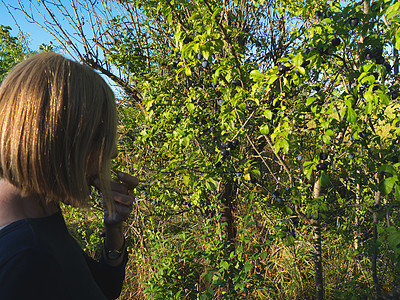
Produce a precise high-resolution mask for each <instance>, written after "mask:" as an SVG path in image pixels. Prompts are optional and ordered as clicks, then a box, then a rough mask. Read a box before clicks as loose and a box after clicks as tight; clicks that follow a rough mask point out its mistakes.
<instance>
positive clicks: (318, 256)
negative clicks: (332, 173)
mask: <svg viewBox="0 0 400 300" xmlns="http://www.w3.org/2000/svg"><path fill="white" fill-rule="evenodd" d="M320 194H321V183H320V182H319V180H317V181H316V182H315V183H314V199H316V198H319V196H320ZM311 224H312V227H313V246H314V269H315V288H316V290H315V299H316V300H323V299H324V277H323V268H322V242H321V241H322V235H321V224H320V216H319V212H318V216H317V217H316V218H313V219H312V222H311Z"/></svg>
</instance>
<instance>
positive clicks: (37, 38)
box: [0, 0, 54, 50]
mask: <svg viewBox="0 0 400 300" xmlns="http://www.w3.org/2000/svg"><path fill="white" fill-rule="evenodd" d="M3 2H4V3H5V4H10V5H17V4H16V2H17V1H14V0H3ZM23 2H29V1H23ZM4 3H1V2H0V11H1V20H0V24H1V25H5V26H10V27H11V28H12V35H14V36H17V35H18V32H19V28H18V26H19V27H20V29H21V31H22V32H24V33H26V34H29V40H28V41H29V47H30V49H31V50H38V48H39V46H40V45H41V44H42V43H45V44H49V43H50V41H54V38H53V37H52V36H51V35H50V34H49V33H48V32H47V31H46V30H44V29H42V28H40V27H39V26H38V25H36V24H32V23H29V22H28V21H27V20H26V18H25V16H24V15H23V14H22V13H21V12H19V11H17V10H13V9H11V8H10V12H11V13H12V14H13V16H11V15H10V14H9V12H8V11H7V9H6V8H5V6H4ZM13 17H14V18H15V20H14V19H13ZM16 22H17V23H18V26H17V25H16V24H15V23H16Z"/></svg>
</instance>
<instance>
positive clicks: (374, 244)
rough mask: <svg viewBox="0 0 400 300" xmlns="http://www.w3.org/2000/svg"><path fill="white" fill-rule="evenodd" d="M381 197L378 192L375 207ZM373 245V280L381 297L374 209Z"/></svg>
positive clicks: (376, 214) (376, 223) (376, 216)
mask: <svg viewBox="0 0 400 300" xmlns="http://www.w3.org/2000/svg"><path fill="white" fill-rule="evenodd" d="M380 198H381V193H380V192H376V193H375V203H374V204H375V208H377V207H378V205H379V202H380ZM372 217H373V224H374V225H373V247H374V252H373V254H372V265H371V268H372V280H373V281H374V285H375V291H376V298H377V299H380V298H381V296H382V291H381V286H380V284H379V279H378V270H377V262H378V244H377V241H378V230H377V225H378V212H377V211H376V210H374V212H373V214H372Z"/></svg>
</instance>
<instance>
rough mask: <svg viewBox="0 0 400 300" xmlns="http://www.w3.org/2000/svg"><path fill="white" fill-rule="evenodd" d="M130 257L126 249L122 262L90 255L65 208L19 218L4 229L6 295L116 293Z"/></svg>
mask: <svg viewBox="0 0 400 300" xmlns="http://www.w3.org/2000/svg"><path fill="white" fill-rule="evenodd" d="M126 262H127V255H126V253H125V260H124V262H123V263H122V264H121V265H119V266H117V267H112V266H109V265H107V264H106V263H105V262H104V259H103V258H101V259H100V261H99V262H98V261H95V260H93V259H92V258H90V257H89V256H88V255H86V254H85V253H84V252H83V251H82V249H81V248H80V247H79V245H78V244H77V242H76V241H75V240H74V238H73V237H72V236H71V235H70V234H69V233H68V230H67V227H66V225H65V221H64V218H63V216H62V214H61V212H58V213H56V214H54V215H52V216H49V217H45V218H37V219H24V220H19V221H16V222H14V223H11V224H9V225H8V226H6V227H5V228H3V229H2V230H0V299H6V300H14V299H15V300H17V299H18V300H25V299H31V300H34V299H40V300H50V299H57V300H64V299H65V300H67V299H68V300H71V299H74V300H80V299H82V300H92V299H93V300H104V299H115V298H117V297H118V296H119V294H120V293H121V289H122V283H123V280H124V278H125V265H126Z"/></svg>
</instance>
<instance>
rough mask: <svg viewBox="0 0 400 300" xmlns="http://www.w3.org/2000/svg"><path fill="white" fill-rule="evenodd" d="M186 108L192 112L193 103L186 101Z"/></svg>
mask: <svg viewBox="0 0 400 300" xmlns="http://www.w3.org/2000/svg"><path fill="white" fill-rule="evenodd" d="M186 107H187V109H188V110H189V112H190V113H193V111H194V109H195V105H194V104H193V103H188V104H186Z"/></svg>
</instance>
